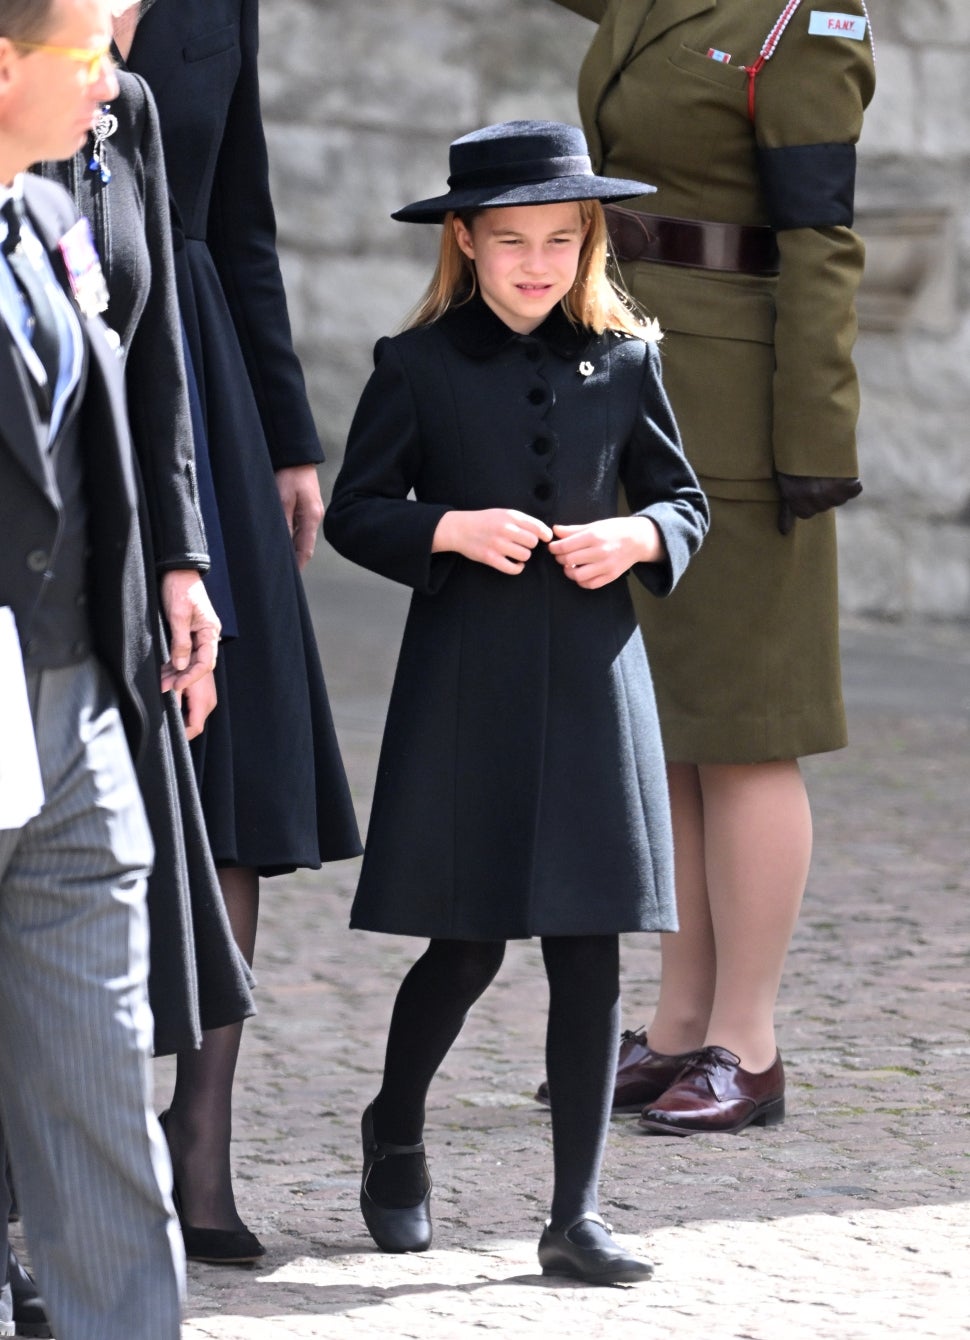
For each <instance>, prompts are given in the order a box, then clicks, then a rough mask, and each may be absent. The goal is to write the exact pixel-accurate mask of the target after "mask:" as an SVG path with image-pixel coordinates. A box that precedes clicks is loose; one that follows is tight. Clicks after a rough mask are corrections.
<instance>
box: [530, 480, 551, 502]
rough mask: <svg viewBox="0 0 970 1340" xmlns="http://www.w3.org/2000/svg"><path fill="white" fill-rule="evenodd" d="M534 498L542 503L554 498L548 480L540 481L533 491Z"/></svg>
mask: <svg viewBox="0 0 970 1340" xmlns="http://www.w3.org/2000/svg"><path fill="white" fill-rule="evenodd" d="M532 496H533V497H534V498H538V499H539V501H540V502H547V501H548V500H549V499H550V498H551V497H552V485H551V484H550V483H549V482H548V481H547V480H544V479H543V480H540V482H539V483H538V484H537V485H536V486H535V488H534V489H533V490H532Z"/></svg>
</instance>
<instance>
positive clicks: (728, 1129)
mask: <svg viewBox="0 0 970 1340" xmlns="http://www.w3.org/2000/svg"><path fill="white" fill-rule="evenodd" d="M784 1119H785V1070H784V1067H783V1066H782V1063H781V1053H780V1052H779V1053H778V1054H776V1056H775V1059H774V1061H773V1063H772V1064H771V1065H770V1066H769V1067H768V1069H767V1070H762V1071H760V1072H759V1073H757V1074H754V1073H752V1072H751V1071H750V1070H743V1069H742V1068H741V1061H740V1059H739V1058H738V1057H737V1056H735V1054H734V1052H729V1051H728V1049H727V1048H726V1047H704V1048H703V1049H702V1050H701V1051H699V1052H696V1053H695V1054H694V1056H693V1058H692V1059H691V1062H690V1065H689V1066H688V1067H687V1068H686V1069H685V1070H684V1072H683V1074H681V1076H680V1078H679V1079H678V1080H677V1081H676V1083H674V1084H672V1085H671V1086H670V1088H669V1089H667V1091H666V1092H665V1093H663V1094H662V1095H661V1096H660V1097H659V1098H658V1099H657V1100H656V1101H655V1102H653V1103H651V1104H650V1105H649V1106H648V1107H645V1108H644V1110H643V1112H642V1113H641V1114H640V1125H641V1126H642V1127H643V1129H644V1130H646V1131H650V1132H652V1133H655V1134H660V1135H698V1134H702V1133H704V1132H708V1131H711V1132H715V1133H719V1134H725V1135H733V1134H734V1133H735V1132H736V1131H743V1130H744V1128H745V1127H746V1126H775V1125H777V1124H778V1122H780V1121H784Z"/></svg>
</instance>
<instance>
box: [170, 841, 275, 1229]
mask: <svg viewBox="0 0 970 1340" xmlns="http://www.w3.org/2000/svg"><path fill="white" fill-rule="evenodd" d="M219 884H220V887H221V888H222V894H223V897H224V899H225V903H226V911H227V913H228V915H229V924H230V926H231V927H232V933H233V935H234V937H235V940H236V943H237V944H238V946H239V948H240V949H241V950H242V953H243V955H244V956H245V959H246V962H247V963H248V964H250V966H252V962H253V953H254V950H255V946H256V925H257V921H258V918H259V877H258V875H257V874H256V871H255V870H251V869H247V868H245V867H242V866H233V867H226V868H223V869H221V870H220V871H219ZM241 1041H242V1023H238V1024H229V1025H228V1026H227V1027H225V1028H214V1029H211V1030H209V1031H208V1032H206V1033H204V1034H203V1036H202V1046H201V1047H200V1048H199V1050H198V1051H186V1052H180V1053H179V1057H178V1066H177V1069H176V1077H175V1092H174V1094H173V1095H172V1104H171V1107H170V1109H169V1115H168V1119H167V1124H166V1134H167V1136H168V1141H169V1148H170V1149H171V1152H172V1166H173V1168H174V1171H175V1183H176V1186H177V1187H178V1190H179V1196H180V1198H181V1208H182V1213H183V1215H184V1217H185V1221H186V1223H189V1224H191V1225H192V1226H193V1227H194V1228H222V1229H230V1230H233V1229H240V1228H243V1227H245V1225H244V1224H243V1221H242V1220H241V1219H240V1217H239V1214H238V1213H237V1210H236V1202H235V1198H234V1196H233V1192H232V1167H231V1163H230V1157H229V1144H230V1140H231V1137H232V1085H233V1079H234V1077H235V1073H236V1060H237V1058H238V1056H239V1044H240V1042H241Z"/></svg>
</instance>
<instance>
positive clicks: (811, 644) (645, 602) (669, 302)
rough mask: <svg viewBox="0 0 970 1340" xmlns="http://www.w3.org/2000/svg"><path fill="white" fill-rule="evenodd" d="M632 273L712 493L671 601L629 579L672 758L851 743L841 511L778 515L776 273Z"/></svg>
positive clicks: (734, 758)
mask: <svg viewBox="0 0 970 1340" xmlns="http://www.w3.org/2000/svg"><path fill="white" fill-rule="evenodd" d="M624 277H625V278H626V280H627V282H628V283H629V284H630V286H631V289H632V292H633V293H634V296H635V297H636V298H638V299H639V300H640V301H641V302H642V303H643V305H644V307H645V308H646V310H648V311H650V312H655V313H657V315H658V316H659V318H660V322H661V326H663V327H664V329H665V333H664V338H663V342H662V343H661V346H660V350H661V361H662V368H663V378H664V385H665V388H666V390H667V394H668V396H669V397H670V402H671V406H672V408H673V411H674V415H675V417H676V419H677V423H678V427H679V429H680V433H681V437H682V439H683V444H684V451H685V454H686V456H687V458H688V460H689V461H690V463H691V464H692V465H693V467H694V469H695V470H696V472H697V475H698V478H699V480H700V483H701V487H702V488H703V489H704V491H705V493H706V494H707V496H708V500H709V502H710V505H711V527H710V531H709V532H708V535H707V538H706V540H705V541H704V544H703V546H702V547H701V550H700V552H699V553H698V554H697V556H696V557H695V558H694V560H693V561H692V563H691V564H690V566H689V567H688V569H687V571H686V573H685V574H684V576H683V578H682V579H681V581H680V582H679V584H678V585H677V587H676V589H675V590H674V592H673V593H672V594H671V595H670V596H669V597H668V598H667V599H666V600H659V601H658V600H650V599H649V597H647V596H645V594H644V593H643V592H642V590H639V589H637V588H638V586H639V584H638V583H636V582H633V583H631V586H632V587H633V598H634V603H635V606H636V610H637V616H638V618H639V621H640V626H641V629H642V631H643V636H644V640H645V642H646V645H647V653H648V656H649V659H650V666H651V669H652V671H653V676H654V684H655V690H656V695H657V707H658V710H659V714H660V727H661V732H662V735H663V743H664V752H665V754H666V757H667V759H668V760H669V761H670V762H681V763H763V762H768V761H771V760H778V759H790V758H799V757H801V756H802V755H805V754H815V753H823V752H825V751H827V750H830V749H840V748H842V746H843V745H844V744H845V743H846V725H845V711H844V708H843V705H842V682H841V671H840V664H839V602H838V562H837V552H836V535H835V517H834V513H832V512H826V513H823V514H822V515H820V516H816V517H813V518H812V519H811V520H809V521H796V522H795V525H794V527H793V529H792V531H791V533H790V534H789V535H787V536H784V535H782V534H781V533H780V532H779V530H778V505H779V497H778V490H777V486H776V484H775V481H774V461H773V443H772V434H773V399H772V396H773V381H774V373H775V350H774V302H773V296H772V293H771V291H770V288H769V287H768V286H767V284H766V283H765V284H764V286H762V283H761V281H757V282H755V283H750V282H748V281H743V282H744V292H743V293H739V291H738V287H739V286H738V285H737V284H735V283H728V282H724V281H723V280H717V281H712V280H710V279H709V278H708V277H706V276H705V277H703V278H702V279H701V281H700V282H699V283H698V282H697V280H696V277H695V276H694V275H693V272H686V271H684V272H675V273H672V271H671V267H669V266H658V265H652V264H650V263H649V262H646V263H641V264H640V265H637V266H634V267H628V268H627V269H626V270H625V272H624ZM731 278H732V279H735V278H736V277H734V276H732V277H731ZM665 323H666V324H665ZM725 332H730V333H729V334H725Z"/></svg>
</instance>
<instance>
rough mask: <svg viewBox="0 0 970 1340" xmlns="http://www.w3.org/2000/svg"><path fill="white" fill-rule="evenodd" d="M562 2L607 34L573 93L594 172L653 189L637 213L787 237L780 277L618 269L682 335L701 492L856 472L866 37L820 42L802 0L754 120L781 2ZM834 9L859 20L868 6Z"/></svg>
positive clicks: (675, 398)
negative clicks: (859, 166) (858, 225)
mask: <svg viewBox="0 0 970 1340" xmlns="http://www.w3.org/2000/svg"><path fill="white" fill-rule="evenodd" d="M558 3H561V4H564V5H565V6H566V7H567V8H569V9H572V10H575V11H576V12H578V13H580V14H583V15H585V16H586V17H587V18H590V19H593V20H594V21H596V22H597V23H598V24H599V29H598V32H597V34H596V36H595V38H594V40H593V42H592V45H591V47H590V49H589V52H588V54H587V57H586V60H585V62H584V65H583V68H582V72H581V75H580V84H579V101H580V110H581V113H582V120H583V125H584V128H585V131H586V135H587V139H588V140H589V144H590V152H591V154H592V157H593V163H594V166H595V167H596V168H597V169H598V170H601V171H604V172H605V173H606V174H607V175H614V176H624V177H634V178H640V179H642V180H645V181H648V182H651V183H653V184H654V185H656V186H657V187H658V191H657V194H656V195H654V196H651V197H649V199H644V200H643V201H641V202H630V203H632V204H634V205H636V204H638V203H639V205H640V206H641V207H642V208H643V209H644V210H645V211H648V212H653V213H656V214H664V215H669V216H673V217H677V218H688V219H701V220H713V221H723V222H730V223H741V224H770V225H772V226H774V227H775V228H777V229H778V234H777V236H778V244H779V248H780V252H781V269H780V274H779V276H778V278H777V279H774V278H764V277H758V278H755V277H751V276H747V275H738V274H724V273H717V274H712V273H711V272H702V271H699V270H692V269H680V268H678V267H675V266H670V265H658V264H656V263H650V262H641V263H638V264H633V265H629V266H627V267H625V268H624V276H625V278H626V280H627V283H628V284H629V286H630V287H631V288H632V290H633V292H634V294H635V296H636V297H637V298H638V299H639V300H640V301H641V302H642V303H643V304H644V306H645V307H646V308H647V310H648V311H649V312H650V313H651V314H652V315H655V316H656V317H657V318H658V320H659V321H660V324H661V327H662V328H663V329H664V330H665V331H669V332H671V334H672V335H673V336H674V338H673V339H671V341H670V344H669V348H668V350H667V364H666V365H665V374H664V375H665V380H666V383H667V389H668V392H669V394H670V396H671V401H672V403H673V405H674V409H675V412H676V413H677V415H678V419H679V421H680V423H681V428H682V431H683V435H684V442H685V447H686V449H687V454H688V457H689V458H690V460H691V463H692V464H693V465H694V467H695V468H696V470H697V472H698V474H699V475H700V476H701V478H702V480H703V482H704V486H705V489H706V490H707V492H708V493H710V494H712V495H713V496H721V497H725V498H732V497H735V498H751V499H757V498H763V499H769V498H771V497H773V496H774V488H773V484H772V482H771V480H772V475H773V473H774V471H775V470H780V471H784V472H786V473H789V474H804V475H833V476H851V475H855V474H857V473H858V467H857V462H856V455H855V425H856V419H857V416H858V390H857V382H856V376H855V371H854V369H853V365H852V360H851V350H852V345H853V341H854V338H855V333H856V322H855V316H854V311H853V300H854V295H855V291H856V288H857V285H858V282H859V278H860V276H861V273H862V265H863V247H862V244H861V242H860V240H859V239H858V237H857V236H856V235H855V234H854V233H853V231H852V229H851V222H852V186H853V181H854V164H855V157H854V155H855V149H854V146H855V143H856V141H857V139H858V137H859V133H860V129H861V126H862V114H863V110H864V108H865V106H866V105H867V103H868V102H869V100H870V98H871V96H872V92H873V86H874V72H873V56H872V50H871V47H870V42H869V36H868V34H866V36H865V37H864V39H863V40H861V41H857V40H853V39H852V38H849V37H847V36H842V35H838V34H836V35H824V36H823V35H816V34H813V33H810V32H809V27H810V16H811V13H812V11H813V9H814V8H820V7H819V6H818V5H814V4H813V3H812V0H804V2H803V3H802V5H801V6H800V7H799V9H798V10H797V11H796V12H795V15H794V17H793V18H792V19H791V21H790V23H789V24H788V27H787V28H786V30H785V31H784V33H783V35H782V37H781V39H780V41H779V43H778V46H777V49H776V51H775V54H774V55H773V56H772V58H771V59H770V60H768V62H767V63H766V64H765V66H764V68H763V69H762V70H761V72H760V74H759V75H758V76H757V81H756V97H755V111H754V121H753V123H752V121H751V119H750V118H749V111H748V78H747V76H746V74H745V71H744V69H743V68H742V67H743V66H747V65H751V64H753V63H754V62H755V61H756V59H757V58H758V55H759V52H760V51H761V47H762V44H763V42H764V40H765V38H766V37H767V35H768V33H769V32H770V31H771V29H772V27H773V25H774V23H775V21H776V20H777V19H778V17H779V15H780V13H781V11H782V10H783V8H784V5H783V3H782V0H558ZM827 9H837V10H839V11H840V12H842V13H844V14H848V15H852V16H859V17H861V16H862V15H863V6H862V4H861V0H845V3H840V4H839V5H838V6H829V7H827ZM709 51H715V52H721V53H724V54H727V55H728V56H729V57H730V60H729V61H728V62H723V61H721V60H716V59H712V58H711V57H710V56H709V55H708V52H709ZM679 336H685V337H688V338H687V340H684V341H682V340H680V339H679V338H677V337H679ZM732 345H733V347H731V346H732ZM700 381H703V388H704V393H703V396H699V395H698V383H699V382H700Z"/></svg>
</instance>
